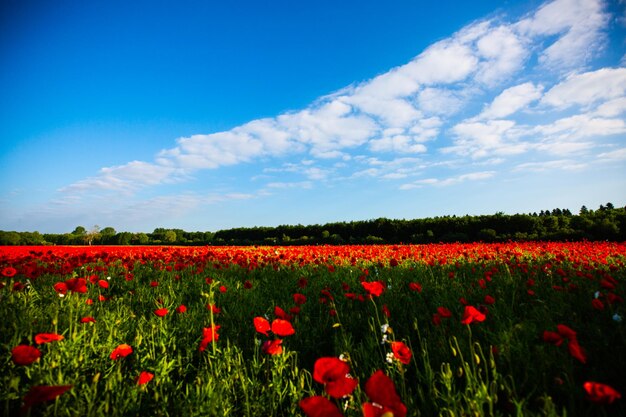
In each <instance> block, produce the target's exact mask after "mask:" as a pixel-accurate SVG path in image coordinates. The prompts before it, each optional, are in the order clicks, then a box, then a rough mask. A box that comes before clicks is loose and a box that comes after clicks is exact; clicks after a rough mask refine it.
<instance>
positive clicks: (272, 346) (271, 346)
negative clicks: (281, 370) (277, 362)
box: [261, 339, 283, 355]
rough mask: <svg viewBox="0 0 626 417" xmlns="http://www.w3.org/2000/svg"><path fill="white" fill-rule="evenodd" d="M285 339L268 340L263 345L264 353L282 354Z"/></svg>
mask: <svg viewBox="0 0 626 417" xmlns="http://www.w3.org/2000/svg"><path fill="white" fill-rule="evenodd" d="M282 344H283V341H282V340H281V339H274V340H266V341H265V342H263V345H262V346H261V350H262V351H263V353H265V354H267V355H280V354H281V353H283V347H282Z"/></svg>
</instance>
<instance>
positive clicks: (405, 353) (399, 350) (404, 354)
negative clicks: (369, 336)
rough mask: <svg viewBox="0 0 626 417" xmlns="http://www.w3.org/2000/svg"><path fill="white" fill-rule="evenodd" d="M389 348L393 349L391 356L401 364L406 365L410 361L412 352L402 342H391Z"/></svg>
mask: <svg viewBox="0 0 626 417" xmlns="http://www.w3.org/2000/svg"><path fill="white" fill-rule="evenodd" d="M391 350H392V351H393V356H394V357H395V358H396V359H397V360H399V361H400V362H402V363H403V364H405V365H408V364H409V363H411V356H413V354H412V353H411V349H409V347H408V346H407V345H405V344H404V343H403V342H392V343H391Z"/></svg>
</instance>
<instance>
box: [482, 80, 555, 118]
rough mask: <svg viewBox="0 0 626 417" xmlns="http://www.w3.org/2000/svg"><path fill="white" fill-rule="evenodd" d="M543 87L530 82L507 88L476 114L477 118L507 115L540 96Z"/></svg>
mask: <svg viewBox="0 0 626 417" xmlns="http://www.w3.org/2000/svg"><path fill="white" fill-rule="evenodd" d="M542 91H543V87H542V86H541V85H539V86H536V85H534V84H533V83H532V82H527V83H524V84H519V85H516V86H514V87H510V88H507V89H506V90H504V91H503V92H502V93H500V95H498V96H497V97H496V98H495V99H493V101H492V102H491V104H490V105H489V106H488V107H487V108H485V110H483V111H482V113H481V114H480V115H479V116H478V118H479V119H499V118H502V117H506V116H509V115H511V114H513V113H515V112H517V111H518V110H521V109H523V108H525V107H526V106H527V105H528V104H530V103H532V102H533V101H536V100H538V99H539V98H541V92H542Z"/></svg>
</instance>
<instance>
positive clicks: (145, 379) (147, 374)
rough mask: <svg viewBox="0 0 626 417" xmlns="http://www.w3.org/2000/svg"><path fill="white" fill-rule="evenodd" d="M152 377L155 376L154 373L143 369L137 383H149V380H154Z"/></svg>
mask: <svg viewBox="0 0 626 417" xmlns="http://www.w3.org/2000/svg"><path fill="white" fill-rule="evenodd" d="M152 378H154V374H153V373H150V372H146V371H141V373H140V374H139V376H138V377H137V385H143V384H147V383H148V382H150V381H152Z"/></svg>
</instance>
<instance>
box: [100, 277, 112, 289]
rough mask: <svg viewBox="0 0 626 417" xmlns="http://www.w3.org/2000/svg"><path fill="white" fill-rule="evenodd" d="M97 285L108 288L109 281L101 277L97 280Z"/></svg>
mask: <svg viewBox="0 0 626 417" xmlns="http://www.w3.org/2000/svg"><path fill="white" fill-rule="evenodd" d="M98 287H100V288H109V282H108V281H105V280H103V279H101V280H99V281H98Z"/></svg>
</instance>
